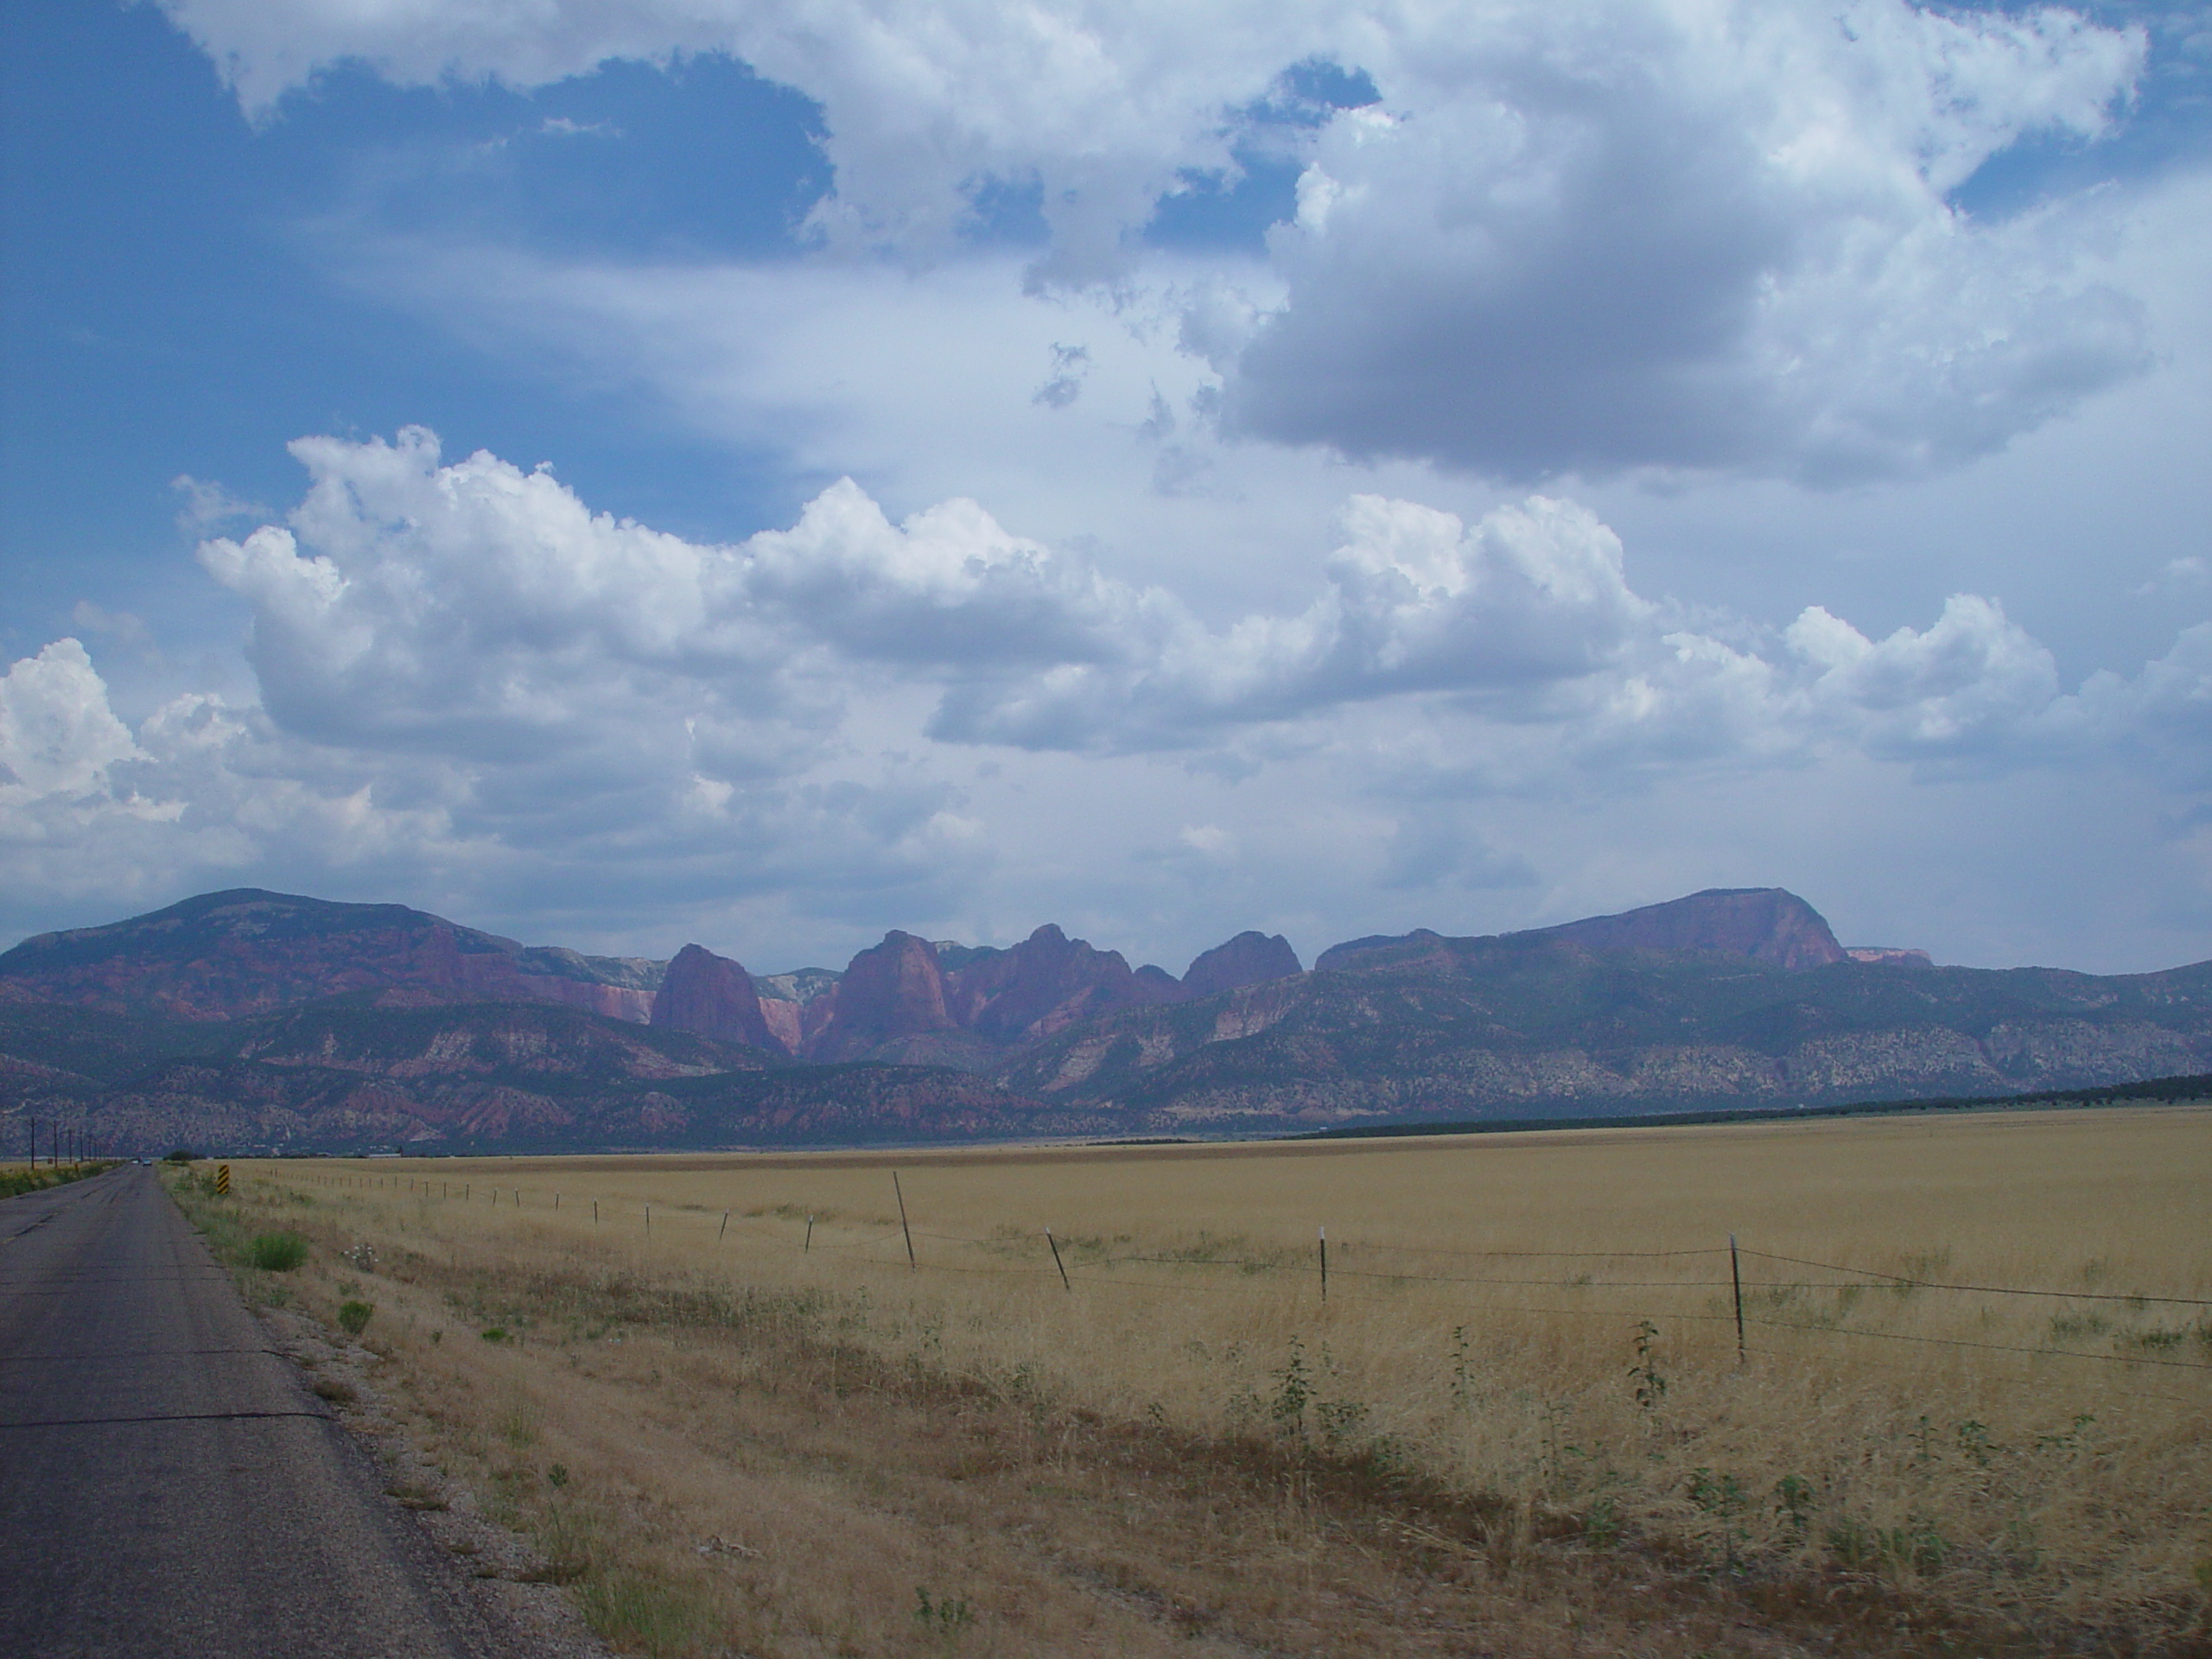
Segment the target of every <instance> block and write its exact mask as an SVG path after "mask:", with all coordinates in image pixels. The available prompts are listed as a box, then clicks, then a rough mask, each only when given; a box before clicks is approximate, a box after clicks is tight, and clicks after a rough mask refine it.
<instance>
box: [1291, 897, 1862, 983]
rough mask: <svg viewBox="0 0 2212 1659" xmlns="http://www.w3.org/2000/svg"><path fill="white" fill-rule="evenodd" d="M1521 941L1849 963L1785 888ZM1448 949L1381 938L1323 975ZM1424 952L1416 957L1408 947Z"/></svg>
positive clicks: (1358, 944)
mask: <svg viewBox="0 0 2212 1659" xmlns="http://www.w3.org/2000/svg"><path fill="white" fill-rule="evenodd" d="M1497 937H1499V938H1504V939H1510V940H1515V941H1525V942H1534V941H1536V940H1549V941H1554V942H1557V943H1560V944H1578V945H1580V946H1582V947H1584V948H1585V949H1586V950H1675V951H1681V950H1694V951H1714V952H1718V953H1719V954H1721V955H1724V956H1733V957H1750V958H1751V960H1752V961H1753V962H1763V963H1767V964H1768V965H1769V966H1770V967H1775V968H1783V969H1804V968H1824V967H1827V965H1828V964H1830V963H1838V962H1842V961H1844V960H1846V957H1845V954H1844V949H1843V947H1842V946H1841V945H1840V944H1837V943H1836V940H1835V934H1834V932H1833V931H1830V929H1829V927H1828V925H1827V921H1826V919H1825V918H1822V916H1821V913H1820V912H1818V911H1816V910H1815V909H1814V908H1813V907H1812V906H1810V905H1808V904H1807V903H1806V902H1805V901H1804V900H1803V899H1800V898H1799V897H1798V896H1797V895H1796V893H1789V892H1786V891H1784V890H1783V888H1781V887H1708V888H1707V889H1706V891H1704V892H1703V893H1692V894H1691V895H1690V896H1689V897H1688V898H1687V899H1670V900H1669V901H1668V902H1667V903H1665V904H1662V905H1646V906H1643V907H1642V908H1641V909H1638V910H1628V911H1623V912H1621V913H1620V914H1618V915H1617V916H1592V917H1589V918H1586V919H1584V920H1582V921H1579V922H1562V923H1561V924H1560V925H1558V926H1556V927H1539V928H1531V929H1529V930H1528V931H1524V932H1520V933H1508V934H1503V935H1500V936H1497ZM1446 943H1447V942H1446V939H1445V938H1444V937H1443V936H1442V935H1441V934H1439V933H1436V932H1433V931H1431V930H1429V929H1427V928H1425V927H1419V928H1415V929H1414V931H1412V932H1410V933H1401V934H1395V935H1392V934H1375V935H1370V937H1369V938H1363V939H1351V940H1347V941H1346V942H1345V943H1344V944H1337V945H1332V946H1330V947H1329V949H1327V950H1324V951H1323V952H1322V953H1321V955H1320V957H1319V959H1318V960H1317V961H1316V962H1315V963H1314V964H1313V966H1314V968H1315V969H1316V970H1317V971H1323V970H1332V969H1342V968H1347V967H1351V966H1352V965H1353V964H1354V963H1358V962H1360V961H1361V960H1362V959H1363V958H1364V959H1368V960H1376V959H1380V958H1382V957H1383V955H1384V953H1388V960H1389V961H1391V962H1392V963H1403V962H1404V961H1406V960H1408V958H1409V957H1413V956H1417V955H1421V954H1427V955H1428V956H1430V957H1436V958H1437V959H1438V960H1442V959H1444V955H1445V954H1446ZM1414 946H1421V947H1425V951H1416V950H1411V949H1409V947H1414Z"/></svg>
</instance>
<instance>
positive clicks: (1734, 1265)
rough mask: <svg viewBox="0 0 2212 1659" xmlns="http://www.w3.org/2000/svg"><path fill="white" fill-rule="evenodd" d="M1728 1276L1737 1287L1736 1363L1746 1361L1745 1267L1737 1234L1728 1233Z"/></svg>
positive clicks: (1739, 1363)
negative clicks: (1737, 1255)
mask: <svg viewBox="0 0 2212 1659" xmlns="http://www.w3.org/2000/svg"><path fill="white" fill-rule="evenodd" d="M1728 1277H1729V1280H1730V1281H1732V1283H1733V1284H1734V1286H1735V1287H1736V1363H1737V1364H1738V1365H1741V1364H1742V1363H1744V1269H1743V1266H1742V1264H1741V1263H1740V1262H1738V1261H1737V1259H1736V1235H1735V1234H1733V1233H1731V1234H1729V1235H1728Z"/></svg>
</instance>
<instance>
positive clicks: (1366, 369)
mask: <svg viewBox="0 0 2212 1659" xmlns="http://www.w3.org/2000/svg"><path fill="white" fill-rule="evenodd" d="M164 3H165V7H166V10H168V12H169V14H170V15H171V16H173V17H174V18H175V19H176V21H177V22H178V23H179V24H180V26H181V27H182V28H183V29H186V30H187V31H188V33H189V34H190V35H192V36H193V38H194V40H196V41H199V42H200V44H201V46H202V47H203V48H205V49H206V50H207V53H208V54H209V55H210V56H211V57H212V58H213V60H214V61H215V62H216V63H217V64H218V65H219V66H220V67H221V68H222V70H223V72H224V73H226V75H227V76H228V77H229V78H230V79H231V80H232V83H233V84H234V86H236V88H237V90H238V94H239V96H240V98H241V99H243V100H244V101H245V104H246V105H247V106H248V107H249V108H250V109H252V110H254V111H259V112H262V113H264V115H267V114H272V113H277V112H280V111H281V108H282V103H283V99H284V98H285V96H286V95H287V94H288V93H291V92H296V90H298V89H301V88H303V87H307V86H310V85H311V84H312V82H313V80H314V78H315V75H316V73H318V72H319V71H320V70H321V69H323V68H326V67H329V66H332V65H334V64H337V63H340V62H342V61H349V60H351V61H359V62H365V63H367V64H369V65H371V66H373V67H375V68H376V69H377V70H378V72H380V73H383V74H385V76H387V77H389V78H391V79H393V80H395V81H398V82H401V83H404V84H434V83H437V82H440V81H442V80H445V79H452V78H459V79H477V78H493V79H500V80H502V81H505V82H506V83H508V84H511V85H513V86H519V87H532V86H542V85H545V84H547V83H550V82H551V81H554V80H556V79H561V78H563V77H565V76H569V75H574V74H577V73H582V72H585V71H587V70H588V69H590V68H591V67H594V66H595V65H597V64H600V63H601V62H604V61H607V60H610V59H618V58H628V59H643V60H667V59H669V58H670V57H671V55H672V54H683V53H702V52H726V53H728V54H733V55H734V56H736V57H738V58H741V59H742V60H745V61H746V62H747V63H749V64H751V65H753V67H755V68H757V69H758V70H759V71H760V73H763V74H765V75H767V76H769V77H771V78H772V79H777V80H779V81H781V82H784V83H785V84H787V85H790V86H794V87H797V88H798V89H799V90H800V91H802V92H805V93H806V94H808V95H809V96H810V97H811V98H813V99H817V101H818V102H819V104H820V105H821V107H822V110H823V118H824V122H825V124H826V128H827V134H828V136H827V138H826V140H825V143H826V147H827V149H828V153H829V157H830V159H831V161H832V162H834V164H835V168H836V185H835V189H834V191H833V193H832V194H830V195H829V196H828V197H827V198H826V199H825V200H823V201H822V202H821V203H820V204H818V206H817V209H816V211H815V213H814V215H813V217H812V219H811V221H810V229H811V231H812V232H813V233H814V234H815V235H816V236H817V238H819V239H820V241H821V243H822V245H823V246H825V247H827V248H828V249H829V250H830V251H831V252H832V253H833V254H840V253H842V254H854V253H863V252H867V251H887V252H889V253H891V254H893V256H895V257H898V258H899V259H902V260H907V261H912V260H931V259H940V258H948V257H958V256H959V254H960V251H961V250H962V248H963V246H964V245H965V243H966V239H967V238H970V237H972V235H973V234H974V233H975V232H976V228H977V226H978V224H979V222H980V217H981V209H982V206H983V205H985V204H988V202H990V201H992V200H998V199H1000V198H1002V197H1003V196H1004V195H1005V194H1006V193H1007V192H1009V191H1011V192H1013V193H1015V194H1022V195H1026V196H1028V197H1032V198H1033V200H1035V202H1036V203H1037V205H1038V211H1039V214H1040V215H1041V217H1042V219H1043V220H1044V222H1045V225H1046V228H1047V232H1048V235H1049V239H1048V242H1047V245H1046V247H1045V248H1044V250H1043V251H1041V252H1040V253H1039V255H1038V257H1037V259H1036V262H1035V264H1033V268H1032V270H1031V280H1032V282H1033V283H1034V284H1039V285H1043V286H1046V287H1052V286H1057V285H1068V284H1073V285H1090V284H1101V283H1103V284H1109V285H1110V284H1114V283H1120V282H1122V281H1124V280H1126V279H1128V277H1130V276H1131V275H1132V273H1133V272H1135V271H1136V270H1138V269H1139V268H1140V267H1141V264H1142V262H1143V260H1144V259H1145V257H1146V236H1145V232H1146V228H1147V225H1148V224H1149V223H1150V222H1151V221H1152V220H1153V219H1154V215H1155V214H1156V213H1158V211H1159V209H1160V204H1161V202H1162V201H1163V200H1165V199H1166V198H1168V197H1170V196H1172V195H1173V194H1176V193H1178V192H1179V191H1186V190H1190V189H1193V188H1198V189H1207V188H1215V187H1216V186H1217V185H1219V184H1220V183H1222V182H1224V181H1233V180H1234V179H1235V178H1236V176H1237V175H1238V173H1239V170H1240V168H1242V167H1243V164H1244V162H1245V161H1246V160H1249V159H1250V158H1253V157H1255V156H1259V155H1262V154H1271V155H1276V156H1287V157H1288V158H1289V159H1290V160H1291V162H1293V163H1294V165H1295V166H1296V167H1297V168H1300V177H1299V180H1298V188H1297V207H1296V212H1295V214H1294V217H1291V218H1288V219H1285V220H1284V221H1283V222H1281V223H1280V224H1278V225H1277V226H1275V227H1274V229H1273V231H1272V232H1269V235H1268V245H1267V250H1266V256H1265V257H1266V259H1267V261H1268V264H1269V266H1270V267H1271V269H1270V270H1268V280H1267V282H1266V283H1264V284H1261V285H1260V286H1261V287H1262V288H1264V289H1265V292H1264V293H1261V292H1258V291H1257V290H1256V289H1255V288H1254V287H1253V285H1252V284H1249V283H1242V284H1240V283H1239V281H1238V279H1237V278H1236V276H1235V273H1234V272H1233V271H1230V270H1228V269H1227V268H1226V267H1224V269H1223V270H1222V272H1221V273H1220V274H1219V276H1218V279H1217V280H1214V281H1209V282H1202V283H1197V284H1194V285H1192V288H1191V290H1190V292H1189V294H1188V295H1187V296H1186V302H1185V321H1184V330H1183V337H1184V341H1185V346H1186V348H1187V349H1188V350H1190V351H1191V352H1192V353H1195V354H1197V355H1198V356H1200V357H1202V358H1204V359H1205V360H1206V361H1207V362H1208V363H1209V364H1210V365H1211V366H1212V368H1213V370H1214V371H1215V372H1217V374H1218V376H1219V378H1220V382H1221V387H1220V390H1221V399H1220V402H1219V404H1218V408H1219V410H1220V411H1221V418H1222V419H1223V420H1224V422H1225V423H1226V424H1227V427H1228V429H1230V430H1231V431H1233V432H1237V433H1242V434H1244V435H1253V436H1258V437H1262V438H1266V439H1270V440H1275V441H1279V442H1288V443H1294V444H1307V443H1310V444H1318V445H1322V446H1326V447H1328V448H1333V449H1336V450H1338V451H1340V452H1342V453H1344V454H1351V455H1353V456H1406V457H1413V458H1417V459H1423V460H1428V461H1436V462H1440V463H1442V464H1445V465H1447V466H1451V467H1464V468H1467V469H1470V470H1472V471H1475V472H1478V473H1483V474H1491V475H1496V476H1501V477H1508V478H1526V479H1534V478H1540V477H1542V476H1545V475H1549V474H1562V473H1570V472H1574V473H1580V474H1589V475H1595V474H1605V473H1610V472H1619V471H1623V470H1635V469H1641V468H1662V469H1690V470H1706V471H1713V472H1719V473H1751V474H1772V475H1780V476H1787V477H1794V478H1798V479H1802V480H1810V481H1813V482H1815V483H1838V482H1847V481H1851V480H1862V479H1870V478H1879V477H1891V476H1907V475H1914V474H1923V473H1926V472H1929V471H1931V470H1936V469H1941V468H1942V467H1948V466H1952V465H1955V464H1956V463H1958V462H1960V461H1962V460H1965V459H1967V458H1969V457H1972V456H1974V455H1978V454H1985V453H1987V452H1989V451H1991V450H1993V449H1995V448H2001V447H2002V446H2003V445H2004V444H2005V442H2007V441H2009V440H2010V439H2011V438H2012V437H2013V436H2014V435H2017V434H2018V433H2020V432H2022V431H2024V430H2027V429H2031V428H2032V427H2034V426H2036V425H2037V424H2039V423H2043V422H2044V421H2046V420H2048V419H2049V418H2050V417H2051V416H2053V415H2054V414H2056V413H2057V412H2059V411H2062V410H2066V409H2068V408H2069V407H2071V406H2073V405H2074V404H2076V403H2078V402H2079V401H2080V400H2081V399H2082V397H2085V396H2087V395H2088V394H2090V393H2092V392H2094V391H2096V390H2098V389H2100V388H2101V387H2104V386H2107V385H2112V384H2113V383H2114V382H2115V381H2116V380H2119V379H2120V378H2125V377H2126V376H2127V375H2129V374H2131V373H2133V372H2135V371H2137V370H2138V369H2139V368H2140V367H2141V366H2143V365H2144V364H2145V362H2146V361H2147V360H2148V353H2149V349H2150V347H2149V342H2148V341H2147V340H2146V338H2145V328H2144V325H2143V321H2142V319H2141V315H2140V314H2139V309H2138V308H2137V307H2136V305H2135V304H2134V303H2133V301H2132V300H2131V299H2130V298H2129V297H2127V296H2126V295H2125V294H2123V293H2122V292H2120V291H2118V290H2117V289H2113V288H2111V287H2108V286H2106V285H2103V284H2102V283H2100V282H2099V281H2098V280H2097V278H2096V276H2095V273H2094V270H2093V268H2092V263H2091V262H2090V261H2089V260H2088V259H2087V258H2086V257H2085V254H2084V249H2085V248H2086V247H2088V245H2090V243H2091V241H2092V240H2093V239H2094V231H2095V228H2096V220H2097V217H2098V215H2099V214H2100V213H2103V212H2104V211H2106V208H2105V207H2104V205H2103V204H2101V203H2100V202H2099V201H2098V200H2094V199H2086V200H2056V201H2053V202H2051V203H2049V204H2047V205H2046V206H2045V207H2043V208H2042V209H2040V210H2038V211H2037V212H2034V213H2028V214H2026V215H2024V216H2022V217H2019V218H2017V219H2012V220H2010V221H2008V222H2005V223H2001V224H1985V223H1982V222H1980V221H1978V220H1976V219H1974V218H1972V217H1971V216H1969V215H1967V214H1966V213H1963V212H1961V210H1960V209H1959V208H1958V207H1957V206H1956V204H1955V199H1954V198H1955V192H1956V191H1957V190H1958V188H1960V187H1961V185H1962V184H1964V183H1965V182H1966V181H1968V180H1970V179H1971V178H1972V177H1973V175H1974V174H1975V173H1976V171H1977V170H1978V169H1979V168H1980V167H1981V166H1982V165H1983V164H1984V163H1985V162H1987V161H1988V160H1989V159H1990V158H1991V157H1992V156H1996V155H1998V154H1999V153H2001V152H2003V151H2004V150H2005V149H2007V148H2008V147H2010V146H2012V145H2013V144H2014V143H2017V142H2018V141H2019V140H2020V139H2022V138H2023V137H2029V136H2033V135H2047V136H2057V137H2065V138H2069V139H2076V140H2080V139H2094V137H2098V136H2099V135H2101V134H2102V133H2103V132H2104V131H2105V130H2107V126H2108V124H2110V123H2111V122H2112V121H2113V118H2114V115H2115V111H2119V110H2120V109H2121V108H2122V107H2123V106H2124V105H2125V104H2126V99H2127V98H2128V96H2129V93H2130V89H2131V87H2132V86H2133V84H2134V81H2135V79H2136V78H2137V76H2138V75H2139V73H2140V70H2141V67H2142V64H2143V61H2144V54H2145V40H2144V37H2143V36H2142V35H2140V33H2139V32H2136V31H2124V30H2116V29H2106V28H2100V27H2096V26H2093V25H2092V24H2090V23H2089V22H2086V21H2085V20H2084V19H2083V18H2082V17H2081V16H2078V15H2076V14H2075V13H2072V12H2069V11H2065V10H2058V9H2055V8H2044V9H2039V10H2032V11H2028V12H2024V13H2020V14H2012V15H2007V14H2004V13H1998V12H1981V11H1976V12H1965V11H1936V10H1923V9H1921V8H1918V7H1915V6H1912V5H1910V4H1906V3H1904V0H1855V3H1847V4H1844V5H1841V6H1838V5H1834V4H1827V3H1814V0H1758V3H1740V4H1729V3H1721V0H1702V3H1700V0H1541V3H1536V0H1528V3H1506V4H1502V5H1501V4H1487V3H1484V4H1478V3H1472V0H1455V3H1445V4H1427V3H1414V0H1363V3H1345V0H1318V3H1317V0H1308V3H1294V4H1287V5H1286V4H1281V3H1274V0H1268V3H1261V0H1228V3H1223V4H1217V5H1212V6H1206V7H1193V6H1189V5H1181V4H1166V3H1157V0H1141V3H1131V4H1128V5H1121V6H1114V7H1107V8H1098V7H1092V6H1080V5H1076V4H1073V3H1067V0H1045V3H1039V4H1034V5H1026V6H1019V7H1008V6H1001V5H995V4H988V3H969V0H874V3H851V4H842V5H836V6H830V7H822V6H817V5H804V6H801V5H798V4H791V3H779V0H744V3H740V0H677V3H659V0H635V3H627V4H623V5H619V6H609V5H603V4H598V3H591V0H543V3H540V0H531V3H526V4H525V3H520V0H468V3H456V4H438V5H426V4H422V3H417V0H292V3H288V4H282V5H270V4H265V3H247V0H164ZM1317 64H1319V65H1326V66H1331V67H1332V68H1333V69H1334V70H1335V71H1337V72H1338V73H1335V74H1334V75H1333V76H1328V77H1324V76H1319V75H1317V74H1316V73H1313V72H1312V68H1311V67H1312V66H1314V65H1317ZM1324 80H1327V81H1329V82H1331V84H1332V85H1334V86H1336V87H1337V89H1338V90H1337V92H1336V93H1335V95H1334V96H1333V97H1331V98H1323V97H1319V96H1317V95H1316V92H1315V91H1314V89H1315V87H1316V86H1319V85H1320V84H1321V83H1322V82H1323V81H1324ZM1352 86H1357V87H1360V88H1362V89H1363V90H1361V91H1360V92H1358V93H1357V95H1354V94H1352V93H1351V92H1346V91H1344V88H1348V87H1352ZM1369 87H1371V89H1372V91H1373V92H1374V93H1375V94H1376V97H1375V99H1374V101H1373V102H1371V103H1368V102H1365V101H1364V99H1365V90H1364V89H1366V88H1369ZM1348 103H1357V104H1358V105H1359V107H1343V105H1346V104H1348Z"/></svg>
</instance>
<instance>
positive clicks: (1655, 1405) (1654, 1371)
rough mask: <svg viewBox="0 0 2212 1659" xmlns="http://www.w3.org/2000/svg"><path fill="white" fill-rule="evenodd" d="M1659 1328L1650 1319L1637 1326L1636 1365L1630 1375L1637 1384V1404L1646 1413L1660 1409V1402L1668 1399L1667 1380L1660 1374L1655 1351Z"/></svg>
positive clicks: (1638, 1323) (1640, 1322) (1642, 1320)
mask: <svg viewBox="0 0 2212 1659" xmlns="http://www.w3.org/2000/svg"><path fill="white" fill-rule="evenodd" d="M1658 1342H1659V1327H1658V1326H1657V1325H1654V1324H1652V1323H1651V1321H1650V1320H1649V1319H1639V1320H1637V1325H1636V1363H1634V1364H1632V1365H1630V1367H1629V1368H1628V1374H1629V1376H1630V1380H1631V1381H1632V1382H1634V1383H1635V1384H1636V1403H1637V1405H1639V1406H1641V1407H1643V1408H1644V1410H1646V1411H1656V1410H1658V1409H1659V1402H1661V1401H1662V1400H1663V1399H1665V1398H1666V1397H1667V1379H1666V1378H1665V1377H1663V1376H1661V1375H1660V1374H1659V1361H1658V1357H1657V1356H1656V1354H1655V1353H1654V1352H1653V1350H1654V1349H1655V1348H1656V1346H1657V1345H1658Z"/></svg>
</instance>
